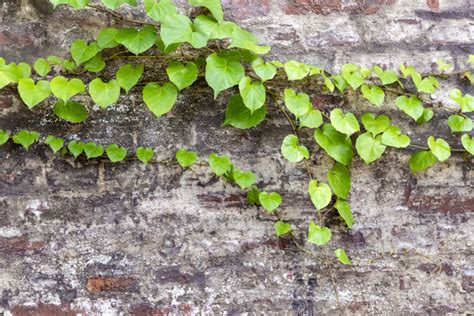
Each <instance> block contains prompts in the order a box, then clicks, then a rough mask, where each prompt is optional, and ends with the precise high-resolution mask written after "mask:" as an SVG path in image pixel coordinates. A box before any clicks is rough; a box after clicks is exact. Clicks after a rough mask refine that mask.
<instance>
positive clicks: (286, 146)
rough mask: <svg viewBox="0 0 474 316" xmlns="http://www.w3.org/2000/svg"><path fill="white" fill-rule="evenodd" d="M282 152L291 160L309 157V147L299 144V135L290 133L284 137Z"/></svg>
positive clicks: (297, 160)
mask: <svg viewBox="0 0 474 316" xmlns="http://www.w3.org/2000/svg"><path fill="white" fill-rule="evenodd" d="M281 153H282V155H283V157H285V159H286V160H288V161H289V162H300V161H301V160H303V159H304V158H306V159H308V158H309V151H308V149H307V148H306V147H305V146H303V145H300V144H299V141H298V136H296V135H293V134H290V135H287V136H286V137H285V138H284V139H283V143H282V144H281Z"/></svg>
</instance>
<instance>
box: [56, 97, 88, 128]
mask: <svg viewBox="0 0 474 316" xmlns="http://www.w3.org/2000/svg"><path fill="white" fill-rule="evenodd" d="M53 112H54V114H56V115H57V116H58V117H59V118H61V119H63V120H65V121H68V122H71V123H81V122H84V121H85V120H87V117H88V116H89V114H88V113H87V109H86V107H85V106H84V105H82V104H81V103H78V102H74V101H67V102H64V101H62V100H60V101H58V102H56V104H54V107H53Z"/></svg>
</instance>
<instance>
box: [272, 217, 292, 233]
mask: <svg viewBox="0 0 474 316" xmlns="http://www.w3.org/2000/svg"><path fill="white" fill-rule="evenodd" d="M274 228H275V234H276V236H277V237H281V236H283V235H286V234H288V233H290V232H291V225H290V224H288V223H285V222H283V221H281V220H279V221H276V222H275V224H274Z"/></svg>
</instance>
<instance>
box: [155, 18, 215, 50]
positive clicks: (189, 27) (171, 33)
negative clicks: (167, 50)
mask: <svg viewBox="0 0 474 316" xmlns="http://www.w3.org/2000/svg"><path fill="white" fill-rule="evenodd" d="M193 27H194V28H193ZM161 39H162V40H163V43H164V44H165V46H169V45H171V44H176V43H184V42H188V43H190V44H191V45H192V46H193V47H194V48H202V47H204V46H206V44H207V40H208V39H209V38H208V36H207V35H206V34H205V31H204V30H200V29H199V28H198V26H196V25H193V23H192V22H191V20H190V19H189V18H188V17H187V16H185V15H181V14H170V15H168V16H167V17H166V18H165V19H164V21H163V22H162V24H161Z"/></svg>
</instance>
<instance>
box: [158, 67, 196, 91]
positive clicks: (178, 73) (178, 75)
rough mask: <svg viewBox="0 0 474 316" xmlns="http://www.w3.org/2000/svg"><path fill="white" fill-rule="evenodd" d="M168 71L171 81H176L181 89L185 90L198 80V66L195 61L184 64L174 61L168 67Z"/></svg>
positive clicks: (176, 84)
mask: <svg viewBox="0 0 474 316" xmlns="http://www.w3.org/2000/svg"><path fill="white" fill-rule="evenodd" d="M166 73H167V74H168V77H169V78H170V81H171V82H172V83H174V84H175V86H176V87H178V89H179V90H183V89H184V88H187V87H189V86H190V85H192V84H193V83H194V82H195V81H196V80H197V77H198V67H197V66H196V64H195V63H193V62H188V63H185V64H184V63H182V62H179V61H173V62H171V63H170V64H169V65H168V67H167V68H166Z"/></svg>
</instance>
